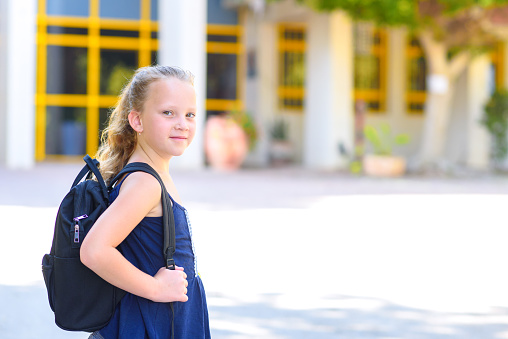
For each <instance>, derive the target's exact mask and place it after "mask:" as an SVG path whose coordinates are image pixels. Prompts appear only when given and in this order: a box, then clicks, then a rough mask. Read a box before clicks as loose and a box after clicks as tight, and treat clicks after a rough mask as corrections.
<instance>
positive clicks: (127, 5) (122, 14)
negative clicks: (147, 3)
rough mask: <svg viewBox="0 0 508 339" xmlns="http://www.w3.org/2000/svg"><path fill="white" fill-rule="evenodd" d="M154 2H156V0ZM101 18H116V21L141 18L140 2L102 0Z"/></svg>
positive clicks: (134, 0)
mask: <svg viewBox="0 0 508 339" xmlns="http://www.w3.org/2000/svg"><path fill="white" fill-rule="evenodd" d="M154 2H156V1H155V0H154ZM99 11H100V17H102V18H116V19H135V20H139V19H140V17H141V3H140V0H122V1H121V2H120V1H117V0H101V1H100V8H99Z"/></svg>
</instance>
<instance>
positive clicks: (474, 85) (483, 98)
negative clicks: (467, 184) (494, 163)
mask: <svg viewBox="0 0 508 339" xmlns="http://www.w3.org/2000/svg"><path fill="white" fill-rule="evenodd" d="M489 67H490V59H489V56H488V55H484V56H481V57H477V58H475V59H474V60H473V61H472V62H471V64H470V65H469V67H468V68H467V72H468V73H467V79H468V84H467V85H468V86H467V95H466V98H465V99H466V100H467V102H468V103H467V107H468V121H467V138H468V146H467V165H468V166H469V167H472V168H477V169H485V168H487V167H488V165H489V144H490V137H489V134H488V132H487V130H486V128H485V127H484V126H482V125H481V124H480V120H481V118H482V116H483V112H484V110H483V108H484V106H485V103H486V102H487V100H488V99H489V95H490V93H489V86H488V78H489Z"/></svg>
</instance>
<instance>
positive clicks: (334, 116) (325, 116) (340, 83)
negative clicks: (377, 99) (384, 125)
mask: <svg viewBox="0 0 508 339" xmlns="http://www.w3.org/2000/svg"><path fill="white" fill-rule="evenodd" d="M307 27H308V30H307V54H306V70H307V71H306V80H305V81H306V87H305V118H304V121H305V123H304V126H305V127H304V128H305V131H304V146H303V147H304V151H303V152H304V154H303V162H304V165H305V166H307V167H310V168H322V169H333V168H337V167H345V166H346V165H347V159H343V158H342V157H341V156H340V153H339V145H340V144H341V143H342V144H343V145H344V146H345V147H346V149H347V150H348V151H349V152H350V153H351V152H353V99H352V90H353V41H352V25H351V21H350V19H348V18H347V17H346V16H345V15H344V14H342V13H340V12H333V13H331V14H321V13H312V14H311V19H310V22H309V25H308V26H307Z"/></svg>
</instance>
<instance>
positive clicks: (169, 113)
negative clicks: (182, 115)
mask: <svg viewBox="0 0 508 339" xmlns="http://www.w3.org/2000/svg"><path fill="white" fill-rule="evenodd" d="M162 114H164V115H175V113H174V112H173V111H164V112H162Z"/></svg>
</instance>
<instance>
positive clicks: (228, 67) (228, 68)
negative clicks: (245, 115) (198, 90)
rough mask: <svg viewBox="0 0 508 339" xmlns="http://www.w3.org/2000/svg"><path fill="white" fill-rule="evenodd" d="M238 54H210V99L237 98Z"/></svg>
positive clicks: (208, 92) (208, 62) (208, 95)
mask: <svg viewBox="0 0 508 339" xmlns="http://www.w3.org/2000/svg"><path fill="white" fill-rule="evenodd" d="M237 59H238V56H237V55H236V54H208V56H207V71H208V75H207V81H206V82H207V86H206V92H207V93H206V97H207V98H208V99H229V100H234V99H236V75H237V74H236V68H237V67H236V66H237V65H236V63H237Z"/></svg>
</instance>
